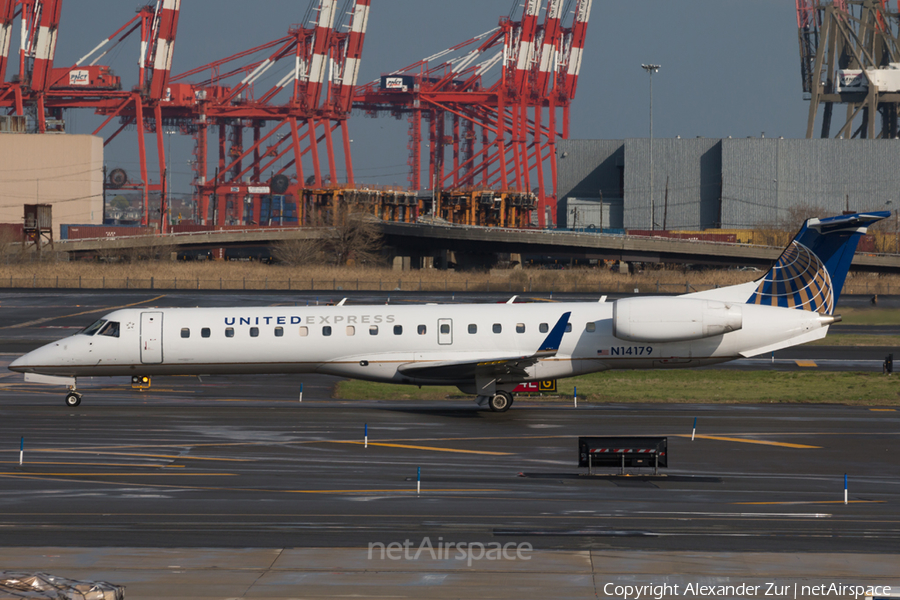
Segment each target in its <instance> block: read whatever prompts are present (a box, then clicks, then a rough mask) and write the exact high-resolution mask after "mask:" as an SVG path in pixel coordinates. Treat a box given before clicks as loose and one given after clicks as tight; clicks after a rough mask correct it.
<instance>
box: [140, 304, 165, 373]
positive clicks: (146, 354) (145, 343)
mask: <svg viewBox="0 0 900 600" xmlns="http://www.w3.org/2000/svg"><path fill="white" fill-rule="evenodd" d="M162 325H163V314H162V313H161V312H145V313H141V362H142V363H144V364H145V365H158V364H160V363H162V361H163V349H162V341H163V340H162Z"/></svg>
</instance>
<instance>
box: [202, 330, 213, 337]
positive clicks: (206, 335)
mask: <svg viewBox="0 0 900 600" xmlns="http://www.w3.org/2000/svg"><path fill="white" fill-rule="evenodd" d="M211 335H212V331H210V329H209V327H204V328H203V329H201V330H200V337H203V338H208V337H209V336H211Z"/></svg>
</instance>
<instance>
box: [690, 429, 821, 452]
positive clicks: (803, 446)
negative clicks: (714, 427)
mask: <svg viewBox="0 0 900 600" xmlns="http://www.w3.org/2000/svg"><path fill="white" fill-rule="evenodd" d="M675 437H681V438H689V437H691V436H690V434H686V433H684V434H678V435H676V436H675ZM695 437H696V438H697V439H698V440H715V441H718V442H739V443H742V444H760V445H762V446H780V447H781V448H798V449H801V450H816V449H819V448H821V447H822V446H807V445H806V444H791V443H788V442H769V441H766V440H750V439H746V438H733V437H722V436H718V435H697V436H695Z"/></svg>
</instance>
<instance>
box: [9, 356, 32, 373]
mask: <svg viewBox="0 0 900 600" xmlns="http://www.w3.org/2000/svg"><path fill="white" fill-rule="evenodd" d="M32 354H33V353H32V352H29V353H28V354H26V355H25V356H20V357H19V358H17V359H16V360H14V361H12V362H11V363H10V365H9V367H7V368H8V369H9V370H10V371H16V372H17V373H26V372H27V371H28V368H29V367H30V366H31V365H32V364H33V362H32V360H31V358H30V357H31V355H32Z"/></svg>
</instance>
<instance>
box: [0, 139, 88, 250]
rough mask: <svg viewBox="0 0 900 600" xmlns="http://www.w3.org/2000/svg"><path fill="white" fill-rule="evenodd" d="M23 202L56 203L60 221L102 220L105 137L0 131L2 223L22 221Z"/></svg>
mask: <svg viewBox="0 0 900 600" xmlns="http://www.w3.org/2000/svg"><path fill="white" fill-rule="evenodd" d="M25 204H50V205H52V206H53V235H54V237H55V238H56V239H59V232H60V230H59V226H60V224H62V223H85V224H87V223H94V224H102V223H103V139H102V138H99V137H94V136H89V135H49V134H44V135H29V134H17V133H3V134H0V223H19V224H21V223H22V218H23V216H24V213H23V206H24V205H25Z"/></svg>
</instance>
